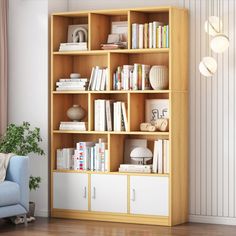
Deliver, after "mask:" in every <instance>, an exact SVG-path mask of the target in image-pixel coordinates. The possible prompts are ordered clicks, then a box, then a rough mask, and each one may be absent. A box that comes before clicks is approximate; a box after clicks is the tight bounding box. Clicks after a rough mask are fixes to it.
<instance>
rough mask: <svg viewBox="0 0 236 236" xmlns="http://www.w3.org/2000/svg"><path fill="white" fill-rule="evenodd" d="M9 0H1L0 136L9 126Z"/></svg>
mask: <svg viewBox="0 0 236 236" xmlns="http://www.w3.org/2000/svg"><path fill="white" fill-rule="evenodd" d="M7 78H8V75H7V0H0V135H2V134H3V133H4V132H5V130H6V126H7Z"/></svg>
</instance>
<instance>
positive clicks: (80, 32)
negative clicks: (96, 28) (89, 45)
mask: <svg viewBox="0 0 236 236" xmlns="http://www.w3.org/2000/svg"><path fill="white" fill-rule="evenodd" d="M72 40H73V43H83V42H87V41H88V31H87V29H85V28H84V27H82V26H79V27H77V28H76V29H75V30H74V31H73V33H72Z"/></svg>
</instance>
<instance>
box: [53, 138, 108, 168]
mask: <svg viewBox="0 0 236 236" xmlns="http://www.w3.org/2000/svg"><path fill="white" fill-rule="evenodd" d="M56 160H57V169H58V170H60V169H66V170H84V171H87V170H89V171H108V149H107V143H106V142H104V141H103V140H102V139H99V140H98V142H97V143H95V142H78V143H77V144H76V149H74V148H63V149H57V156H56Z"/></svg>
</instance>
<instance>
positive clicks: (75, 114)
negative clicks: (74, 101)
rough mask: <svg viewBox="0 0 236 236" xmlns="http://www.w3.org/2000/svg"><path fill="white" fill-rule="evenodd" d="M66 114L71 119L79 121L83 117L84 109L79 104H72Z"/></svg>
mask: <svg viewBox="0 0 236 236" xmlns="http://www.w3.org/2000/svg"><path fill="white" fill-rule="evenodd" d="M66 114H67V116H68V117H69V118H70V119H71V120H73V121H80V120H82V119H83V118H84V117H85V110H84V109H83V108H82V107H81V106H80V105H73V106H72V107H70V108H69V109H68V110H67V112H66Z"/></svg>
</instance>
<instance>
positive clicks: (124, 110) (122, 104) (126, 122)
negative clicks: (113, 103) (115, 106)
mask: <svg viewBox="0 0 236 236" xmlns="http://www.w3.org/2000/svg"><path fill="white" fill-rule="evenodd" d="M121 107H122V117H123V121H124V125H125V131H128V119H127V113H126V109H125V103H124V102H122V103H121Z"/></svg>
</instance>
